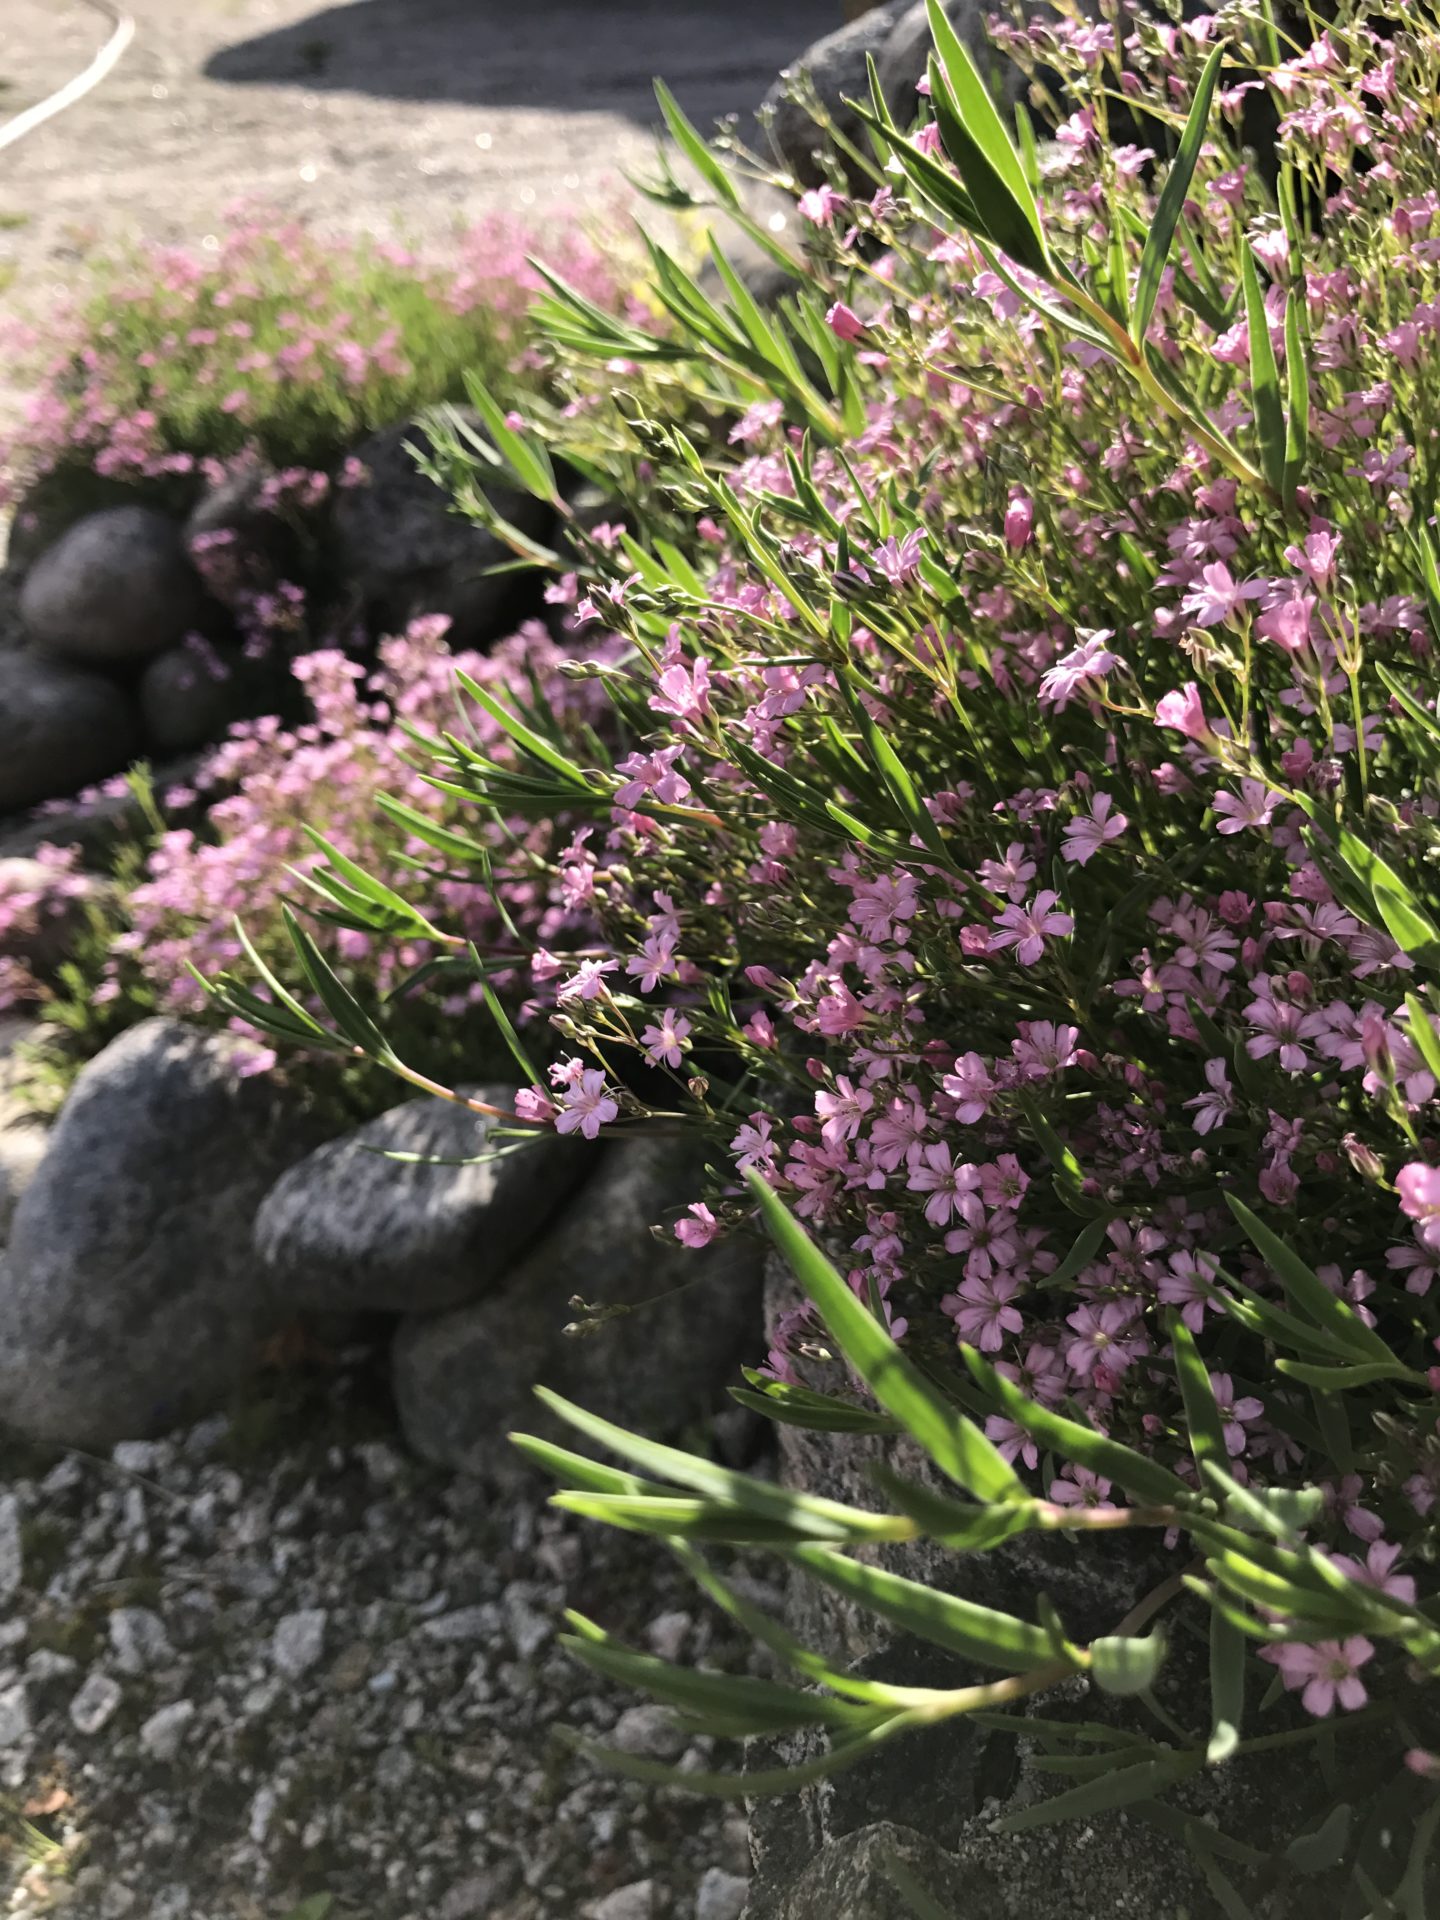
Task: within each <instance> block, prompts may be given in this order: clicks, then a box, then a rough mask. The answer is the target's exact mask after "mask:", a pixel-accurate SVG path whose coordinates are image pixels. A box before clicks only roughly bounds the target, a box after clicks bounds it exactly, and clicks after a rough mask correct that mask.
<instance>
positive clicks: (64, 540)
mask: <svg viewBox="0 0 1440 1920" xmlns="http://www.w3.org/2000/svg"><path fill="white" fill-rule="evenodd" d="M202 609H203V600H202V596H201V592H200V582H199V579H198V577H197V575H196V573H195V569H194V568H193V567H192V566H191V564H190V560H189V556H188V555H187V554H186V551H185V543H184V540H183V539H182V537H181V533H180V529H179V527H178V526H177V525H176V524H175V522H174V521H173V520H171V519H169V518H168V517H167V516H166V515H165V514H163V513H157V512H156V511H155V509H154V508H153V507H108V508H106V509H105V511H104V512H102V513H92V514H87V515H86V517H85V518H84V519H83V520H78V521H77V522H76V523H75V525H74V526H73V527H71V528H70V529H69V531H68V532H67V533H64V534H62V535H61V537H60V538H59V540H57V541H56V543H55V545H54V546H53V547H51V548H50V549H49V550H48V552H46V553H44V554H42V555H41V557H40V558H39V559H38V560H37V561H36V562H35V564H34V566H32V567H31V569H30V571H29V572H28V573H27V574H26V576H25V584H24V586H23V587H22V588H21V590H20V613H21V617H22V618H23V620H24V622H25V628H26V631H27V632H28V633H29V634H30V636H31V638H32V639H33V640H34V641H35V642H36V643H37V644H38V645H39V646H42V647H44V648H46V649H47V650H49V651H50V652H53V653H58V654H60V655H62V656H63V657H64V658H66V659H70V660H78V661H82V662H87V663H91V664H95V665H112V664H124V663H128V662H131V661H137V660H148V659H150V658H151V657H152V655H154V654H157V653H163V652H164V651H165V649H166V648H167V647H173V646H175V645H177V644H178V643H179V642H180V641H181V640H182V639H183V638H184V637H185V635H186V633H187V632H189V631H190V629H191V628H192V627H194V626H195V625H196V624H197V622H198V621H199V620H200V618H201V614H202Z"/></svg>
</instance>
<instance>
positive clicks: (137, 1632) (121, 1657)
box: [110, 1607, 175, 1673]
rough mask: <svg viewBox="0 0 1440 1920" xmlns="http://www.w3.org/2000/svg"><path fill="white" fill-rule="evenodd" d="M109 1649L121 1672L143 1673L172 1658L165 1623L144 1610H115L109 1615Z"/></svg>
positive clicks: (172, 1653)
mask: <svg viewBox="0 0 1440 1920" xmlns="http://www.w3.org/2000/svg"><path fill="white" fill-rule="evenodd" d="M110 1647H111V1650H112V1652H113V1653H114V1655H115V1664H116V1666H117V1667H118V1668H119V1669H120V1671H121V1673H147V1672H149V1671H150V1669H151V1668H152V1667H163V1666H164V1665H165V1663H166V1662H167V1661H168V1660H171V1659H173V1658H174V1655H175V1649H174V1648H173V1647H172V1646H171V1644H170V1636H169V1635H168V1634H167V1633H166V1631H165V1622H164V1621H163V1620H162V1619H161V1618H160V1616H159V1614H158V1613H152V1612H151V1611H150V1609H149V1608H148V1607H117V1608H116V1609H115V1611H114V1612H113V1613H112V1614H111V1616H110Z"/></svg>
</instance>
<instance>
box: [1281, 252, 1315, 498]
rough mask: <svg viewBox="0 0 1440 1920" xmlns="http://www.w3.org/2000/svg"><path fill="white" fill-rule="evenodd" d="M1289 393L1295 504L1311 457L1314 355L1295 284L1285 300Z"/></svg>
mask: <svg viewBox="0 0 1440 1920" xmlns="http://www.w3.org/2000/svg"><path fill="white" fill-rule="evenodd" d="M1285 393H1286V401H1287V405H1286V409H1285V472H1284V493H1285V500H1286V504H1287V505H1290V506H1293V505H1294V502H1295V490H1296V488H1297V487H1298V486H1299V485H1300V482H1301V481H1302V480H1303V479H1304V477H1305V464H1306V461H1307V460H1308V459H1309V456H1310V356H1309V353H1308V352H1307V350H1306V346H1305V319H1304V302H1303V301H1302V300H1301V299H1300V297H1299V296H1298V295H1297V293H1296V292H1295V289H1294V288H1293V287H1292V288H1291V290H1290V293H1289V295H1288V296H1287V298H1286V301H1285Z"/></svg>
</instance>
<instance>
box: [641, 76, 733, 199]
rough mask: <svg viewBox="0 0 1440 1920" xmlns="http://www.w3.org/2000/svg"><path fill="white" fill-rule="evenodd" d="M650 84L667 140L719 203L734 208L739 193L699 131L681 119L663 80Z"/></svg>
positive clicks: (677, 105) (679, 112) (682, 117)
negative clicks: (663, 120) (671, 141)
mask: <svg viewBox="0 0 1440 1920" xmlns="http://www.w3.org/2000/svg"><path fill="white" fill-rule="evenodd" d="M654 84H655V98H656V100H657V101H658V102H659V103H660V111H661V113H662V114H663V115H664V119H665V125H666V126H667V127H668V128H669V130H670V137H671V139H672V140H673V141H674V142H675V144H676V146H677V147H679V149H680V151H681V152H682V153H683V154H684V155H685V158H686V159H687V160H688V161H689V162H690V164H691V166H692V167H694V169H695V171H696V173H698V174H699V176H700V178H701V179H702V180H703V181H704V182H705V184H706V186H707V187H709V189H710V191H711V192H712V193H713V194H714V195H715V198H716V199H717V200H718V201H719V202H720V203H721V205H722V206H726V207H729V208H730V209H731V211H732V212H733V211H737V210H738V209H739V206H740V194H739V192H738V190H737V188H736V186H735V182H734V181H733V180H732V179H731V178H730V175H729V174H728V173H727V172H726V170H725V168H724V167H723V166H722V165H721V164H720V162H719V160H717V159H716V157H715V155H714V154H713V153H712V152H711V151H710V149H709V147H708V146H707V145H706V144H705V141H704V140H703V139H702V138H701V136H700V134H699V133H698V132H697V131H696V130H695V128H694V127H693V126H692V125H691V124H690V122H689V121H688V120H687V119H686V118H685V115H684V114H683V113H682V112H681V110H680V104H679V102H678V101H677V100H676V98H675V96H674V94H673V93H671V91H670V89H669V87H667V86H666V84H665V82H664V81H663V80H657V81H656V82H655V83H654Z"/></svg>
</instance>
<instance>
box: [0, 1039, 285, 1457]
mask: <svg viewBox="0 0 1440 1920" xmlns="http://www.w3.org/2000/svg"><path fill="white" fill-rule="evenodd" d="M235 1047H236V1043H235V1042H234V1041H233V1040H231V1039H229V1038H228V1037H223V1036H218V1035H212V1034H203V1033H199V1032H197V1031H195V1030H194V1029H193V1028H190V1027H186V1026H183V1025H182V1024H181V1023H180V1022H179V1021H175V1020H147V1021H145V1022H144V1023H143V1025H141V1026H138V1027H133V1028H132V1029H131V1030H130V1032H129V1033H126V1034H123V1035H122V1036H121V1037H120V1039H118V1040H116V1041H114V1042H113V1043H112V1044H111V1045H110V1046H108V1047H107V1048H106V1049H105V1051H104V1052H103V1053H102V1054H100V1055H99V1056H98V1057H97V1058H96V1059H94V1060H92V1061H91V1062H90V1064H89V1065H88V1066H87V1067H86V1068H85V1070H84V1072H83V1073H82V1074H81V1075H80V1078H79V1079H78V1080H77V1081H76V1083H75V1087H74V1090H73V1091H72V1093H71V1095H70V1098H69V1100H68V1101H67V1103H66V1105H65V1108H64V1111H63V1112H62V1114H61V1116H60V1119H59V1122H58V1123H57V1125H56V1127H55V1130H54V1132H53V1134H52V1135H51V1139H50V1146H49V1149H48V1151H47V1152H46V1155H45V1158H44V1160H43V1161H42V1162H41V1165H40V1168H39V1170H38V1172H37V1173H36V1174H35V1177H34V1178H33V1180H32V1181H31V1183H30V1185H29V1186H28V1187H27V1188H26V1190H25V1192H24V1194H23V1195H22V1196H21V1199H20V1203H19V1205H18V1207H17V1208H16V1211H15V1219H14V1224H13V1227H12V1230H11V1236H10V1248H9V1254H8V1264H7V1266H6V1269H5V1271H4V1274H3V1276H0V1419H3V1420H4V1421H5V1422H6V1424H8V1425H10V1426H12V1427H14V1428H16V1429H18V1430H19V1431H20V1432H21V1433H24V1434H26V1435H28V1436H29V1437H31V1438H33V1439H36V1440H44V1441H51V1442H55V1443H58V1444H61V1445H74V1446H82V1447H110V1446H112V1445H113V1444H114V1443H115V1442H116V1441H118V1440H124V1439H136V1438H144V1437H146V1436H148V1435H150V1434H153V1433H155V1432H158V1431H159V1430H161V1429H162V1428H164V1427H166V1426H169V1425H171V1424H173V1423H174V1422H175V1421H177V1420H180V1419H182V1418H184V1417H186V1416H189V1415H193V1414H196V1413H198V1412H200V1411H202V1410H205V1409H208V1408H210V1407H213V1406H214V1405H215V1403H216V1402H217V1401H218V1400H219V1399H220V1398H221V1397H222V1396H223V1395H224V1394H225V1393H226V1391H227V1390H228V1389H229V1388H230V1387H232V1386H233V1385H234V1384H235V1383H236V1382H237V1381H238V1380H240V1379H241V1378H242V1377H243V1376H244V1375H245V1373H246V1372H247V1371H248V1370H249V1369H250V1367H251V1366H252V1364H253V1363H254V1361H255V1359H256V1357H257V1353H258V1350H259V1348H260V1346H261V1344H262V1342H263V1341H264V1340H265V1338H266V1337H267V1336H268V1335H269V1334H271V1333H272V1332H273V1331H274V1330H275V1329H276V1328H277V1327H278V1326H280V1325H281V1324H283V1323H284V1321H285V1320H286V1319H287V1318H288V1317H289V1315H290V1313H291V1312H292V1311H293V1309H292V1308H291V1307H290V1305H289V1303H288V1302H285V1301H283V1300H277V1298H276V1297H275V1296H274V1295H273V1294H272V1293H271V1292H270V1291H269V1290H268V1289H267V1287H266V1286H265V1284H264V1280H263V1276H262V1275H261V1274H260V1272H259V1271H258V1269H257V1265H256V1261H255V1257H254V1254H253V1252H252V1251H251V1245H250V1225H251V1221H252V1218H253V1216H254V1212H255V1208H256V1206H257V1205H258V1203H259V1201H260V1198H261V1196H262V1194H263V1193H264V1192H265V1190H266V1188H267V1187H268V1186H269V1185H270V1184H271V1183H272V1182H273V1180H274V1178H275V1176H276V1174H277V1172H278V1171H279V1169H280V1167H281V1166H282V1165H284V1164H285V1162H286V1160H287V1159H289V1158H291V1157H293V1155H294V1152H295V1148H296V1135H295V1132H294V1129H293V1127H292V1126H291V1125H290V1124H289V1123H288V1122H287V1118H286V1115H285V1113H284V1111H283V1110H282V1109H281V1108H280V1106H279V1105H278V1104H277V1096H276V1093H275V1091H274V1088H273V1085H272V1084H271V1083H269V1082H267V1081H265V1080H263V1079H258V1078H249V1079H242V1078H239V1077H237V1075H236V1072H235V1066H234V1054H235Z"/></svg>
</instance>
